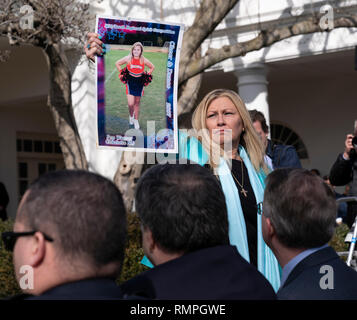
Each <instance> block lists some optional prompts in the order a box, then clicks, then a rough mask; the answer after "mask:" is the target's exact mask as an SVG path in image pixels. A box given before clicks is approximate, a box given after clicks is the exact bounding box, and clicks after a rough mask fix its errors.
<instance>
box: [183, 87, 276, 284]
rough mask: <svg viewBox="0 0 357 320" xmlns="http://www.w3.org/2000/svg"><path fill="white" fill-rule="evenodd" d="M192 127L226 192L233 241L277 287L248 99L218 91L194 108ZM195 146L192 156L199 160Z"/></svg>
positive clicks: (263, 172)
mask: <svg viewBox="0 0 357 320" xmlns="http://www.w3.org/2000/svg"><path fill="white" fill-rule="evenodd" d="M192 125H193V128H194V129H195V132H196V134H197V139H198V140H199V142H200V143H201V144H202V146H203V150H204V151H205V155H206V158H205V162H206V164H205V166H208V167H209V168H210V169H212V171H214V172H215V173H216V174H217V177H218V179H219V180H220V182H221V185H222V189H223V191H224V193H225V196H226V202H227V207H228V219H229V238H230V242H231V244H232V245H235V246H237V248H238V251H239V252H240V254H241V255H242V256H243V257H244V258H245V259H246V260H248V261H249V262H250V263H251V264H253V265H255V266H256V267H257V268H258V270H259V271H260V272H261V273H262V274H263V275H265V277H266V278H267V279H268V280H269V281H270V282H271V284H272V285H273V287H274V289H275V290H277V289H278V288H279V284H280V270H279V266H278V263H277V260H276V259H275V256H274V255H273V253H272V252H271V250H270V249H269V248H268V247H267V246H266V245H265V243H264V241H263V238H262V230H261V217H260V214H261V203H262V201H263V195H264V187H265V184H264V179H265V177H266V174H267V173H268V168H267V167H266V165H265V162H264V147H263V145H262V143H261V141H260V139H259V137H258V136H257V134H256V132H255V129H254V127H253V124H252V122H251V119H250V116H249V113H248V110H247V109H246V107H245V104H244V102H243V101H242V100H241V98H240V97H239V96H238V94H236V93H235V92H233V91H231V90H225V89H218V90H214V91H212V92H210V93H208V94H207V95H206V96H205V97H204V98H203V100H202V101H201V103H200V104H199V105H198V107H197V108H196V110H195V112H194V114H193V118H192ZM227 146H228V147H227ZM192 149H193V148H191V149H190V152H191V154H189V155H188V158H190V159H195V160H196V161H197V155H193V154H192ZM217 154H218V155H219V156H218V161H217V157H215V156H214V155H217ZM201 158H202V157H201ZM215 158H216V159H215ZM206 160H207V161H206ZM201 164H202V163H201Z"/></svg>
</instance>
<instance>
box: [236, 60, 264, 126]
mask: <svg viewBox="0 0 357 320" xmlns="http://www.w3.org/2000/svg"><path fill="white" fill-rule="evenodd" d="M236 75H237V78H238V93H239V95H240V97H241V98H242V99H243V101H244V102H245V104H246V106H247V108H248V110H252V109H256V110H258V111H260V112H262V113H263V114H264V116H265V119H266V122H267V125H269V123H270V117H269V104H268V81H267V77H266V69H265V66H264V64H262V63H254V64H251V65H248V66H246V67H239V68H238V69H236Z"/></svg>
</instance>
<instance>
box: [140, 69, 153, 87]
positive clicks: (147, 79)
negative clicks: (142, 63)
mask: <svg viewBox="0 0 357 320" xmlns="http://www.w3.org/2000/svg"><path fill="white" fill-rule="evenodd" d="M142 81H143V85H144V86H145V87H146V86H148V85H149V84H150V82H151V81H152V75H151V74H149V73H147V72H144V73H143V75H142Z"/></svg>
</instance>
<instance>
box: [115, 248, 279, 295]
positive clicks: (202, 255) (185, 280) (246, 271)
mask: <svg viewBox="0 0 357 320" xmlns="http://www.w3.org/2000/svg"><path fill="white" fill-rule="evenodd" d="M121 289H122V290H123V292H124V294H129V295H136V296H143V297H146V298H149V299H190V300H192V299H206V300H207V299H252V300H253V299H254V300H255V299H267V300H273V299H276V295H275V292H274V290H273V288H272V287H271V285H270V284H269V282H268V281H267V280H266V279H265V278H264V276H263V275H262V274H261V273H260V272H259V271H258V270H257V269H256V268H255V267H253V266H252V265H250V264H249V263H248V262H247V261H246V260H245V259H244V258H243V257H242V256H241V255H240V254H239V253H238V251H237V249H236V247H235V246H229V245H224V246H217V247H212V248H206V249H202V250H198V251H195V252H191V253H188V254H185V255H183V256H181V257H180V258H177V259H174V260H171V261H169V262H166V263H164V264H161V265H159V266H157V267H155V268H153V269H150V270H148V271H145V272H143V273H142V274H140V275H138V276H136V277H135V278H133V279H131V280H129V281H127V282H125V283H124V284H122V285H121Z"/></svg>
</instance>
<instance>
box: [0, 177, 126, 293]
mask: <svg viewBox="0 0 357 320" xmlns="http://www.w3.org/2000/svg"><path fill="white" fill-rule="evenodd" d="M2 237H3V240H4V242H5V245H6V247H7V249H8V250H13V251H14V255H13V259H14V267H15V274H16V278H17V280H18V282H19V285H20V287H21V288H22V290H23V291H24V292H25V293H27V294H31V295H33V296H31V297H30V299H119V298H122V293H121V290H120V288H119V287H118V286H117V285H116V283H115V279H116V277H117V276H118V275H119V273H120V269H121V265H122V262H123V257H124V249H125V239H126V214H125V207H124V204H123V200H122V196H121V194H120V192H119V190H118V189H117V188H116V186H115V185H114V184H113V183H112V182H111V181H109V180H108V179H106V178H104V177H101V176H99V175H97V174H94V173H90V172H87V171H76V170H63V171H56V172H52V173H49V174H46V175H43V176H41V177H40V178H39V179H37V180H36V181H35V182H34V183H33V184H32V185H31V186H30V188H29V189H28V190H27V191H26V193H25V195H24V196H23V199H22V200H21V203H20V205H19V208H18V212H17V216H16V221H15V224H14V232H7V233H3V235H2ZM24 270H25V271H26V272H25V271H24ZM24 272H25V274H24ZM24 278H26V281H24Z"/></svg>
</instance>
